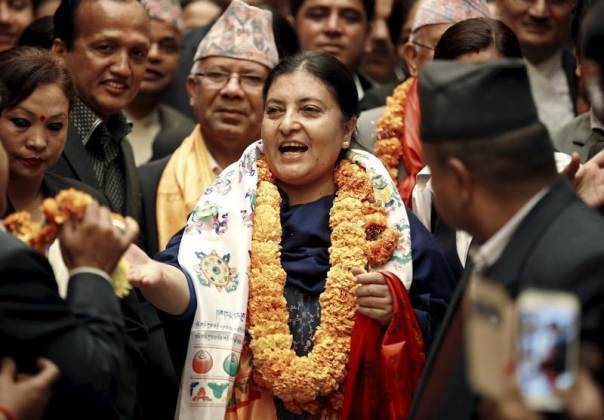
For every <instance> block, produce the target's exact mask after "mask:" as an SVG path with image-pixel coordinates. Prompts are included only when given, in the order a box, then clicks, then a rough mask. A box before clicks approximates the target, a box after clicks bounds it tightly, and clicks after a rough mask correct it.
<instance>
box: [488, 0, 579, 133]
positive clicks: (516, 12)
mask: <svg viewBox="0 0 604 420" xmlns="http://www.w3.org/2000/svg"><path fill="white" fill-rule="evenodd" d="M575 2H576V1H575V0H496V6H497V13H498V16H499V18H500V19H501V20H502V21H503V22H504V23H505V24H507V25H508V26H509V27H510V28H511V29H512V30H513V31H514V33H515V34H516V36H517V37H518V41H519V42H520V46H521V48H522V54H523V55H524V58H525V59H526V62H527V67H528V72H529V78H530V81H531V90H532V92H533V96H534V98H535V102H536V105H537V111H538V112H539V118H540V120H541V121H542V122H543V123H544V124H545V126H546V127H547V129H548V130H549V131H550V133H553V132H555V131H556V130H557V129H558V128H560V127H561V126H562V125H563V124H565V123H567V122H569V121H570V120H572V119H573V118H574V116H575V114H576V104H575V97H576V79H575V59H574V57H573V55H572V53H571V52H570V51H568V50H566V49H565V48H564V46H565V45H568V44H569V41H570V16H571V13H572V11H573V8H574V7H575Z"/></svg>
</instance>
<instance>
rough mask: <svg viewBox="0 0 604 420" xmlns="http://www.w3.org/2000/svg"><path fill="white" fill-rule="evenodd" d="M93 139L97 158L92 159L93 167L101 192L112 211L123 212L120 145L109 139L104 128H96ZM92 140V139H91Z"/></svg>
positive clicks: (124, 192)
mask: <svg viewBox="0 0 604 420" xmlns="http://www.w3.org/2000/svg"><path fill="white" fill-rule="evenodd" d="M97 132H98V134H97V136H96V138H95V139H93V141H94V142H95V143H96V144H97V145H98V149H97V152H98V158H97V159H94V160H93V169H94V172H95V174H96V177H97V181H98V182H99V185H100V187H101V189H102V190H103V193H104V194H105V196H106V197H107V199H108V200H109V204H110V205H111V209H112V210H113V211H116V212H119V213H124V212H125V210H126V209H125V206H124V203H125V196H126V182H125V177H124V171H123V169H122V165H121V162H120V161H119V159H118V157H119V153H120V145H119V144H118V143H116V142H115V141H113V140H112V139H111V135H110V134H109V132H108V130H107V129H106V128H104V127H103V128H102V129H100V130H97ZM91 140H92V139H91Z"/></svg>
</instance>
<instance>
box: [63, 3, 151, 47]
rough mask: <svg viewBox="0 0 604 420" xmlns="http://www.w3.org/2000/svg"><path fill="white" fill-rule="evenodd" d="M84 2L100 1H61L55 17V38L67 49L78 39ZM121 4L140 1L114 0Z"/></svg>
mask: <svg viewBox="0 0 604 420" xmlns="http://www.w3.org/2000/svg"><path fill="white" fill-rule="evenodd" d="M83 1H98V0H61V4H60V5H59V7H58V8H57V11H56V12H55V14H54V16H53V27H54V37H55V38H58V39H60V40H61V41H63V43H64V44H65V47H66V48H67V49H68V50H70V49H72V48H73V43H74V41H75V37H76V29H77V28H76V20H77V13H78V8H79V7H80V5H81V4H82V3H83ZM112 1H116V2H119V3H131V2H132V3H139V4H140V1H139V0H112ZM141 7H143V6H142V5H141Z"/></svg>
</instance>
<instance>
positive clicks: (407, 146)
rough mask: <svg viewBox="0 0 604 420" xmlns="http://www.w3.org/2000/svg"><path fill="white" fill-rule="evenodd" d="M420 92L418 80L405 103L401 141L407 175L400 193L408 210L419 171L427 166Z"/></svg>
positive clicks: (399, 186) (411, 88) (400, 183)
mask: <svg viewBox="0 0 604 420" xmlns="http://www.w3.org/2000/svg"><path fill="white" fill-rule="evenodd" d="M420 117H421V116H420V110H419V90H418V82H417V79H415V81H414V82H413V85H412V86H411V87H410V89H409V93H408V94H407V98H406V103H405V123H404V126H403V130H404V132H405V135H404V137H403V138H402V139H401V144H402V146H403V164H404V165H405V169H406V170H407V175H405V177H404V178H403V179H401V180H400V182H399V184H398V191H399V193H400V194H401V198H402V199H403V201H404V202H405V205H406V206H407V208H411V193H412V192H413V187H415V180H416V177H417V174H418V172H419V171H421V170H422V168H423V167H424V166H426V164H425V163H424V159H423V157H422V156H423V149H422V144H421V140H420V137H419V124H420Z"/></svg>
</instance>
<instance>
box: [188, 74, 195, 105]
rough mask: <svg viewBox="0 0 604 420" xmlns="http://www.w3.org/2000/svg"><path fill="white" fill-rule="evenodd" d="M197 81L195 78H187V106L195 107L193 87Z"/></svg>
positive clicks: (189, 76)
mask: <svg viewBox="0 0 604 420" xmlns="http://www.w3.org/2000/svg"><path fill="white" fill-rule="evenodd" d="M196 84H197V80H195V76H191V75H188V76H187V94H188V95H189V106H195V85H196Z"/></svg>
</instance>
